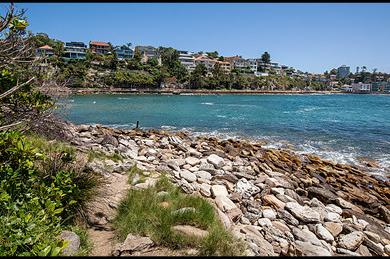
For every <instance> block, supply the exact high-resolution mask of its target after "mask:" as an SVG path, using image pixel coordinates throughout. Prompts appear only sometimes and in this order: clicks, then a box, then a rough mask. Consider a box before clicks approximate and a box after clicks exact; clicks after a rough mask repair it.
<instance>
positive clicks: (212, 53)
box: [206, 51, 219, 58]
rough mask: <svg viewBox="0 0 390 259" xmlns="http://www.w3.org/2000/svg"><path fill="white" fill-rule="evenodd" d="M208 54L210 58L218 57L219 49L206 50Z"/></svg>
mask: <svg viewBox="0 0 390 259" xmlns="http://www.w3.org/2000/svg"><path fill="white" fill-rule="evenodd" d="M206 54H207V56H209V57H210V58H218V57H219V54H218V51H213V52H206Z"/></svg>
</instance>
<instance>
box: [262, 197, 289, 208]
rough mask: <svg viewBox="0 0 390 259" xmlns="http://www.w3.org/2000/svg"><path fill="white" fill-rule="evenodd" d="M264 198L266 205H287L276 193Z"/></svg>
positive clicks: (282, 206) (275, 206)
mask: <svg viewBox="0 0 390 259" xmlns="http://www.w3.org/2000/svg"><path fill="white" fill-rule="evenodd" d="M262 199H263V203H264V204H265V205H271V206H273V207H274V208H275V209H284V206H285V205H286V203H284V202H282V201H281V200H279V199H278V198H276V197H275V196H274V195H264V196H263V198H262Z"/></svg>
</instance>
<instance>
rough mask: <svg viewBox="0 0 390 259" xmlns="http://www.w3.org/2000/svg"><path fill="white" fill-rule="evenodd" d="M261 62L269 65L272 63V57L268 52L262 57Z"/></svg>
mask: <svg viewBox="0 0 390 259" xmlns="http://www.w3.org/2000/svg"><path fill="white" fill-rule="evenodd" d="M261 61H263V62H264V63H265V64H269V63H270V62H271V55H270V54H269V53H268V52H267V51H266V52H264V53H263V55H261Z"/></svg>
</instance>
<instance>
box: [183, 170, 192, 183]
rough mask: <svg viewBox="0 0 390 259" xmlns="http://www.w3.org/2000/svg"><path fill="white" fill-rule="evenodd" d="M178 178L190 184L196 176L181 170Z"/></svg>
mask: <svg viewBox="0 0 390 259" xmlns="http://www.w3.org/2000/svg"><path fill="white" fill-rule="evenodd" d="M180 177H183V178H184V179H186V180H187V181H188V182H190V183H192V182H195V181H196V175H195V174H193V173H191V172H190V171H188V170H182V171H180Z"/></svg>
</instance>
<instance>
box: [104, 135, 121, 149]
mask: <svg viewBox="0 0 390 259" xmlns="http://www.w3.org/2000/svg"><path fill="white" fill-rule="evenodd" d="M100 144H102V145H107V144H110V145H113V146H114V147H117V146H118V145H119V141H118V140H117V139H116V137H114V136H112V135H110V134H106V135H104V136H103V140H102V141H101V142H100Z"/></svg>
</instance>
